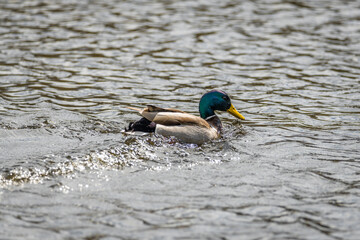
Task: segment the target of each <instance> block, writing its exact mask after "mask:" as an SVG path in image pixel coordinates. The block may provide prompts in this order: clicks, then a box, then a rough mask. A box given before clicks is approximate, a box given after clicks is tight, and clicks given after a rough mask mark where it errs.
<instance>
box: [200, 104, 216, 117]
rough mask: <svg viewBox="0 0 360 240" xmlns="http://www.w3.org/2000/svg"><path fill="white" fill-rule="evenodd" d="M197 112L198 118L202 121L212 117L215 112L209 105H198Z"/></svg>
mask: <svg viewBox="0 0 360 240" xmlns="http://www.w3.org/2000/svg"><path fill="white" fill-rule="evenodd" d="M199 112H200V117H201V118H203V119H206V118H208V117H211V116H214V115H215V112H214V110H213V109H212V108H211V107H210V105H209V104H204V103H203V104H201V102H200V105H199Z"/></svg>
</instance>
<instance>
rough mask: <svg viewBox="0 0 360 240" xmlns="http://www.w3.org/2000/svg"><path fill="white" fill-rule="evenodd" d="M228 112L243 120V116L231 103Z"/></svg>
mask: <svg viewBox="0 0 360 240" xmlns="http://www.w3.org/2000/svg"><path fill="white" fill-rule="evenodd" d="M227 112H228V113H230V114H231V115H233V116H234V117H237V118H240V119H242V120H245V118H244V116H243V115H241V114H240V113H239V112H238V111H237V110H236V109H235V107H234V105H232V104H231V106H230V108H229V109H228V110H227Z"/></svg>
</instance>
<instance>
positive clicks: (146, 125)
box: [125, 118, 156, 132]
mask: <svg viewBox="0 0 360 240" xmlns="http://www.w3.org/2000/svg"><path fill="white" fill-rule="evenodd" d="M155 128H156V123H154V122H151V121H149V120H147V119H146V118H141V119H140V120H138V121H136V122H133V123H129V128H127V129H126V128H125V131H126V132H132V131H140V132H155Z"/></svg>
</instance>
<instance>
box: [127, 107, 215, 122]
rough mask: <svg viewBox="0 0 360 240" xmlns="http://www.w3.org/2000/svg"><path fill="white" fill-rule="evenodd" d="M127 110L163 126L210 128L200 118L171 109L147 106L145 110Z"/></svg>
mask: <svg viewBox="0 0 360 240" xmlns="http://www.w3.org/2000/svg"><path fill="white" fill-rule="evenodd" d="M128 108H129V109H132V110H135V111H138V112H139V113H140V114H141V115H142V116H143V117H145V118H146V119H148V120H149V121H152V122H155V123H157V124H161V125H165V126H177V125H198V126H202V127H206V128H210V125H209V124H208V123H207V122H206V121H205V120H204V119H202V118H201V117H197V116H194V115H192V114H189V113H186V112H183V111H180V110H177V109H171V108H159V107H156V106H152V105H148V106H147V108H144V109H138V108H132V107H128Z"/></svg>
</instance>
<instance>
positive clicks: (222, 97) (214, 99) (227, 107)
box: [199, 90, 245, 120]
mask: <svg viewBox="0 0 360 240" xmlns="http://www.w3.org/2000/svg"><path fill="white" fill-rule="evenodd" d="M215 110H218V111H227V112H229V113H230V114H231V115H233V116H235V117H237V118H240V119H243V120H245V118H244V117H243V116H242V115H241V114H240V113H239V112H238V111H236V109H235V107H234V106H233V105H232V103H231V100H230V97H229V95H227V94H226V93H225V92H224V91H221V90H212V91H210V92H207V93H205V94H204V95H203V96H202V97H201V99H200V103H199V112H200V116H201V117H202V118H203V119H206V118H208V117H210V116H213V115H215V112H214V111H215Z"/></svg>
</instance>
